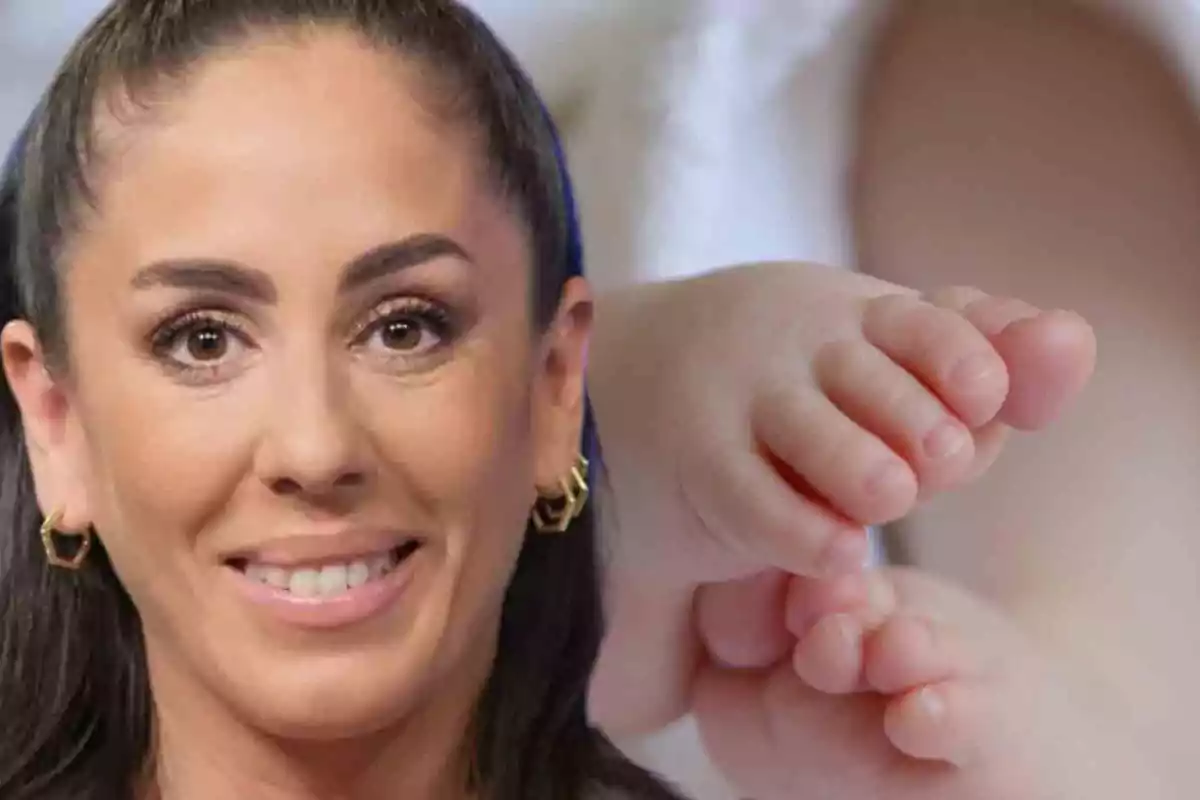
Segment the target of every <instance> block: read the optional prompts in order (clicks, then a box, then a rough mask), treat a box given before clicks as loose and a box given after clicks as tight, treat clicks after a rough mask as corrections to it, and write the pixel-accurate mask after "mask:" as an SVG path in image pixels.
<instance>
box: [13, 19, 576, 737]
mask: <svg viewBox="0 0 1200 800" xmlns="http://www.w3.org/2000/svg"><path fill="white" fill-rule="evenodd" d="M418 74H419V73H418V71H417V70H415V69H412V68H411V67H407V68H406V66H405V64H404V63H403V62H401V61H399V60H398V59H396V58H395V57H393V56H388V55H385V54H381V53H379V52H377V51H373V50H371V49H369V48H367V47H365V46H363V45H361V44H360V43H359V42H358V41H357V40H356V39H355V38H353V37H351V36H350V35H348V34H346V35H342V34H337V33H322V34H319V35H313V36H312V37H310V38H309V39H306V40H304V41H303V42H297V41H294V40H288V41H286V42H285V41H284V40H282V39H281V40H278V41H268V42H262V43H258V44H255V45H253V46H247V47H244V48H242V49H241V50H240V51H237V52H231V53H225V54H222V55H220V56H217V57H214V58H211V59H209V60H208V61H206V62H205V63H203V64H202V65H201V66H200V67H199V68H198V70H197V71H196V72H195V74H194V75H193V76H191V77H190V78H189V80H188V81H187V83H186V85H185V86H184V87H182V88H180V89H178V90H177V91H178V92H179V93H178V95H177V96H174V97H172V98H171V100H170V102H168V103H166V104H163V105H155V106H153V107H152V108H151V109H150V111H149V112H145V111H135V112H134V115H133V117H132V119H131V120H128V121H122V120H123V118H122V117H121V116H120V115H117V116H114V117H109V118H106V119H104V120H102V121H101V123H100V126H99V128H100V130H99V134H100V138H99V145H100V148H101V156H102V157H101V160H100V162H99V163H98V164H97V166H96V170H95V175H94V181H95V188H96V189H97V192H98V204H97V209H96V212H95V214H94V215H92V216H91V218H89V219H87V220H85V230H84V231H83V232H81V233H80V234H79V235H78V236H76V237H74V239H73V240H72V242H71V243H70V244H71V247H70V249H69V252H68V253H67V256H66V258H65V262H66V264H67V272H66V274H65V278H64V281H65V283H64V287H65V300H66V319H67V331H68V333H67V340H68V342H69V350H70V362H69V370H68V371H67V373H66V375H65V376H63V377H62V378H61V379H60V380H59V381H58V382H57V383H55V382H52V381H51V380H50V379H49V378H46V377H44V376H43V373H42V371H41V370H40V369H39V368H38V367H39V359H40V354H39V353H38V351H37V347H36V344H32V343H31V342H32V340H29V341H26V339H25V338H23V337H25V336H27V335H29V334H28V332H27V331H22V330H15V331H14V330H10V331H8V332H7V333H6V338H5V354H6V361H7V366H8V370H9V374H10V379H11V380H12V382H13V385H14V389H15V391H16V392H17V394H18V395H19V396H20V398H19V399H20V401H21V403H22V407H23V410H24V413H25V417H26V424H27V427H28V428H29V430H30V435H31V436H32V437H33V438H34V440H35V445H36V446H35V447H34V448H33V449H34V450H35V457H34V466H35V474H36V476H37V482H38V492H39V498H40V500H41V502H42V504H43V508H44V510H46V511H50V510H52V509H53V508H55V507H59V506H62V507H64V508H65V511H66V520H67V522H66V523H65V526H66V527H68V528H71V527H75V528H78V527H82V526H85V525H86V524H88V523H91V524H92V525H93V526H94V528H95V530H96V531H97V533H98V535H99V537H100V539H101V540H102V541H103V543H104V546H105V547H106V549H107V551H108V553H109V555H110V557H111V559H112V562H113V564H114V567H115V569H116V572H117V574H118V575H119V577H120V579H121V581H122V583H123V584H124V585H125V587H126V588H127V590H128V592H129V594H130V595H131V596H132V598H133V601H134V603H135V604H136V606H137V608H138V610H139V612H140V614H141V617H142V620H143V624H144V629H145V636H146V640H147V652H148V655H149V659H150V664H151V672H152V676H153V680H154V682H155V693H156V701H157V703H158V704H159V706H160V708H169V707H170V706H171V705H172V704H175V703H184V702H190V701H188V700H187V699H186V698H200V701H201V702H209V701H211V700H213V699H216V700H218V701H220V702H223V703H224V704H225V705H227V706H228V707H229V708H231V709H232V710H233V711H235V712H236V713H237V714H238V715H240V716H242V717H243V718H246V719H249V720H250V721H252V722H253V723H255V724H257V725H259V726H261V727H263V728H265V729H266V730H268V731H270V732H272V733H274V734H278V735H285V736H292V735H300V736H304V737H312V738H325V737H333V736H337V737H344V736H348V735H354V734H356V733H365V732H368V731H376V730H379V729H380V728H382V727H385V726H386V725H387V724H388V723H389V722H392V721H395V720H397V719H399V718H400V717H402V716H404V715H405V714H408V713H413V712H415V711H416V710H417V709H418V708H419V707H420V706H421V705H422V704H423V703H425V702H426V700H427V699H428V698H429V697H436V696H437V694H438V692H439V691H441V690H446V691H450V690H451V689H452V688H454V687H457V691H458V692H459V693H460V694H461V693H462V692H467V691H469V690H470V689H471V688H472V687H474V688H478V684H479V683H480V682H481V681H482V680H483V679H484V677H485V676H486V674H487V671H488V668H489V665H490V660H491V658H492V655H493V653H494V645H495V635H496V632H497V627H498V620H499V611H500V607H501V601H502V597H503V594H504V592H505V589H506V586H507V584H508V581H509V578H510V574H511V571H512V568H513V566H514V564H515V561H516V558H517V555H518V551H519V549H520V546H521V542H522V537H523V532H524V528H525V523H526V519H527V517H528V513H529V510H530V507H531V505H532V504H533V502H534V500H535V497H536V490H535V486H552V485H554V483H555V480H556V479H557V477H558V476H560V475H563V474H566V473H567V471H568V470H569V468H570V466H571V463H572V459H573V457H574V454H575V452H576V446H577V442H578V434H579V425H580V418H581V407H582V406H581V396H582V371H583V360H584V350H585V339H586V333H587V330H586V328H587V325H588V314H587V309H588V302H587V298H586V296H585V295H586V290H585V288H584V287H583V286H582V285H581V284H580V283H578V282H576V283H573V284H572V285H571V286H570V287H569V290H568V292H567V295H566V297H565V299H564V301H563V307H562V308H561V309H560V314H559V317H558V319H557V320H556V322H555V323H554V325H553V326H552V327H551V329H550V331H549V332H548V333H546V334H544V335H538V334H537V333H536V332H535V331H534V330H533V328H532V326H531V321H530V313H531V310H530V303H529V295H530V285H531V284H530V280H531V272H530V270H531V266H530V255H529V248H528V246H527V241H526V231H525V228H524V226H523V225H522V224H521V223H520V222H519V220H518V219H517V217H516V215H515V214H514V213H513V212H512V210H511V209H510V207H509V206H508V205H507V204H506V202H505V201H504V200H503V199H502V198H501V197H499V196H498V194H497V192H496V191H495V190H494V188H493V186H492V185H491V183H490V182H489V180H488V178H487V176H486V174H485V165H484V164H483V162H482V160H481V159H482V156H481V154H480V149H481V148H480V146H479V144H478V143H477V141H476V140H475V139H473V138H472V137H471V136H470V135H469V132H468V131H465V130H464V129H463V128H462V126H461V125H459V124H457V123H456V124H450V123H447V122H444V121H442V120H440V119H439V118H438V117H437V116H436V115H435V114H434V113H433V109H434V108H435V106H430V105H428V104H423V103H422V102H420V101H419V100H418V99H415V98H414V91H415V90H416V89H417V88H419V87H418V85H417V83H416V80H417V78H416V77H415V76H416V75H418ZM147 113H148V116H143V118H139V117H138V114H143V115H146V114H147ZM39 376H43V377H39ZM63 579H64V580H65V579H66V578H63Z"/></svg>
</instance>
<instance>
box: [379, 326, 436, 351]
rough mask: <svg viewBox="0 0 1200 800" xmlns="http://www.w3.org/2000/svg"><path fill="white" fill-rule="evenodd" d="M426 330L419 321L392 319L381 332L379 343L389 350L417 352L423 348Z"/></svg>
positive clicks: (381, 328)
mask: <svg viewBox="0 0 1200 800" xmlns="http://www.w3.org/2000/svg"><path fill="white" fill-rule="evenodd" d="M424 334H425V328H424V327H423V326H422V325H421V323H420V322H419V321H418V320H414V319H390V320H387V321H385V322H384V323H383V325H382V326H381V327H380V330H379V343H380V344H382V345H383V346H384V347H386V348H388V349H389V350H416V349H417V348H418V347H420V346H421V340H422V337H423V336H424Z"/></svg>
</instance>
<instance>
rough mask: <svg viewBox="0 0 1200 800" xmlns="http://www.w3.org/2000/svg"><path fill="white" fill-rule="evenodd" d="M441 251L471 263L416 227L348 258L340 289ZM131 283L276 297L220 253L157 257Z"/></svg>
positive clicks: (446, 240) (258, 275) (450, 244)
mask: <svg viewBox="0 0 1200 800" xmlns="http://www.w3.org/2000/svg"><path fill="white" fill-rule="evenodd" d="M445 257H451V258H456V259H459V260H462V261H465V262H467V263H469V264H473V263H474V261H473V260H472V259H471V257H470V256H469V255H468V254H467V251H466V248H464V247H463V246H462V245H460V244H459V243H458V242H456V241H454V240H453V239H451V238H450V237H448V236H443V235H441V234H434V233H419V234H415V235H413V236H409V237H406V238H404V239H401V240H399V241H395V242H389V243H387V244H383V245H380V246H378V247H374V248H372V249H370V250H368V251H367V252H366V253H363V254H362V255H361V256H358V257H357V258H355V259H354V260H353V261H352V262H350V263H349V264H348V265H347V266H346V268H345V269H344V270H343V272H342V277H341V280H340V281H339V283H338V291H339V292H341V293H346V292H350V291H353V290H354V289H358V288H360V287H362V286H363V285H365V284H368V283H371V282H372V281H376V280H379V279H380V278H383V277H386V276H388V275H392V274H394V273H396V272H400V271H402V270H405V269H409V268H411V267H415V266H417V265H419V264H424V263H426V262H428V261H433V260H434V259H437V258H445ZM132 284H133V286H134V288H136V289H150V288H155V287H169V288H174V289H199V290H204V291H210V292H219V293H221V294H230V295H237V296H239V297H243V298H245V299H247V300H252V301H254V302H258V303H267V304H269V303H274V302H276V300H277V299H278V291H277V290H276V287H275V283H274V281H272V280H271V277H270V276H269V275H268V274H267V273H265V272H263V271H261V270H257V269H254V268H253V267H248V266H246V265H245V264H239V263H238V262H236V261H227V260H223V259H209V258H173V259H164V260H162V261H156V262H154V263H153V264H150V265H148V266H146V267H143V268H142V269H140V270H138V271H137V273H136V274H135V275H134V276H133V279H132Z"/></svg>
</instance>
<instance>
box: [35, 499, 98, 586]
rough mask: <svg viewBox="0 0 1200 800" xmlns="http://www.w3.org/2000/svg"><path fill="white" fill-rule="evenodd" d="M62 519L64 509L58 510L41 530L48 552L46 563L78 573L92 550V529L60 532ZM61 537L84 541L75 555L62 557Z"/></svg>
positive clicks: (44, 545) (45, 522) (48, 518)
mask: <svg viewBox="0 0 1200 800" xmlns="http://www.w3.org/2000/svg"><path fill="white" fill-rule="evenodd" d="M62 518H63V511H62V509H57V510H55V511H54V512H52V513H51V514H50V516H48V517H46V519H45V520H44V521H43V522H42V527H41V529H40V530H39V533H40V534H41V537H42V547H43V548H45V550H46V561H47V562H49V564H50V566H52V567H58V568H59V569H68V570H71V571H76V570H78V569H79V568H80V567H82V566H83V562H84V561H85V560H86V559H87V555H88V551H90V550H91V549H92V531H91V529H90V528H89V529H88V530H86V531H84V532H83V533H67V532H64V531H60V530H59V529H58V524H59V523H60V522H62ZM60 536H62V537H70V538H75V539H82V540H83V541H81V542H80V543H79V546H78V547H77V548H76V549H75V553H74V554H73V555H71V556H70V557H67V556H63V555H61V554H60V553H59V551H58V541H57V540H58V537H60Z"/></svg>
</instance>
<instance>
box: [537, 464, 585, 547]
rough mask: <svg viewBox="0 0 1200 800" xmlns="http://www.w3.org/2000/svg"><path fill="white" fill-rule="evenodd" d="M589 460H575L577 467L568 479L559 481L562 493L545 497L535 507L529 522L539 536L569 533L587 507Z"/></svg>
mask: <svg viewBox="0 0 1200 800" xmlns="http://www.w3.org/2000/svg"><path fill="white" fill-rule="evenodd" d="M588 466H589V465H588V460H587V459H586V458H584V457H583V456H582V455H579V456H576V457H575V466H573V467H571V473H570V475H568V476H567V477H566V478H560V479H559V481H558V490H557V491H556V492H553V493H543V494H541V496H539V497H538V500H537V502H536V503H534V505H533V511H532V512H530V515H529V521H530V522H531V523H532V524H533V529H534V530H535V531H537V532H538V533H566V532H567V529H568V528H570V527H571V523H572V522H574V521H575V520H576V519H578V517H579V515H580V514H582V513H583V509H584V508H585V507H586V506H587V501H588V496H589V491H588Z"/></svg>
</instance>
